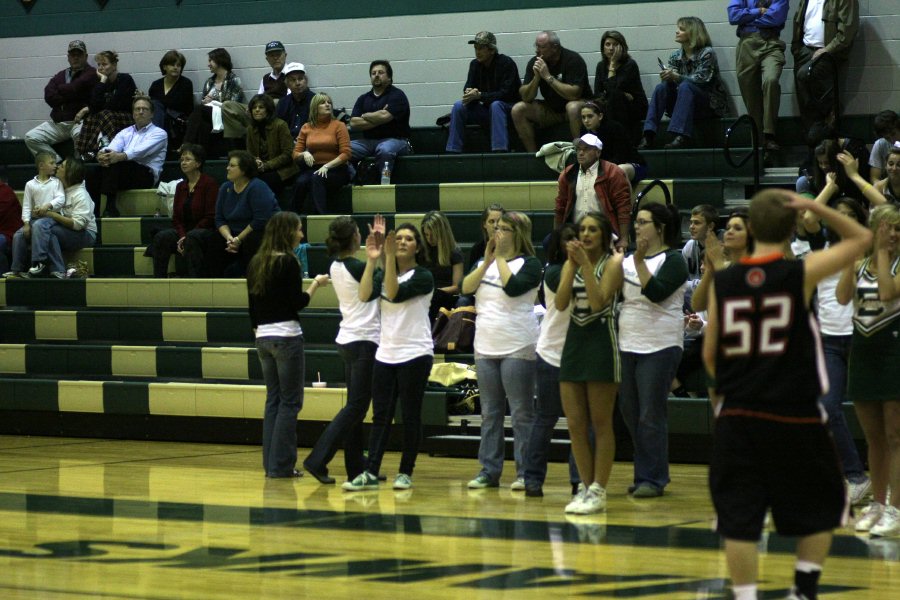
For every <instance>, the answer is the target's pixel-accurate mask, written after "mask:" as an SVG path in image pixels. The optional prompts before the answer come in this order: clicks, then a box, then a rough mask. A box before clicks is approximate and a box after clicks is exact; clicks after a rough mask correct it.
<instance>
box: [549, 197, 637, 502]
mask: <svg viewBox="0 0 900 600" xmlns="http://www.w3.org/2000/svg"><path fill="white" fill-rule="evenodd" d="M577 227H578V239H577V240H572V241H570V242H569V243H568V244H567V248H566V250H567V253H568V259H567V260H566V262H565V264H564V265H563V270H562V274H561V275H560V281H559V288H558V289H557V292H556V299H555V302H556V308H557V310H561V311H562V310H568V311H570V315H571V316H570V320H569V330H568V333H567V334H566V343H565V346H564V347H563V352H562V357H561V358H560V364H559V382H560V383H559V385H560V395H561V397H562V406H563V410H564V411H565V414H566V421H567V422H568V424H569V437H570V439H571V440H572V454H573V455H574V457H575V464H576V465H577V466H578V473H579V476H580V477H581V483H580V484H579V486H578V491H577V493H576V494H575V498H573V499H572V501H571V502H569V504H568V505H566V512H567V513H573V514H581V515H586V514H592V513H596V512H600V511H603V510H606V486H607V483H608V482H609V474H610V472H611V471H612V464H613V458H614V456H615V452H616V439H615V435H614V434H613V426H612V423H613V409H614V408H615V405H616V392H617V391H618V389H619V382H620V381H621V379H622V372H621V365H620V361H619V348H618V335H617V327H616V297H617V296H618V293H619V288H620V287H621V286H622V259H623V254H622V253H620V252H613V251H612V236H613V230H612V224H611V223H610V222H609V219H607V218H606V217H605V216H603V215H602V214H600V213H596V212H588V213H586V214H585V215H584V216H583V217H581V219H579V221H578V225H577ZM591 429H593V431H594V437H595V443H594V446H593V448H592V447H591V439H590V437H591V436H590V432H591Z"/></svg>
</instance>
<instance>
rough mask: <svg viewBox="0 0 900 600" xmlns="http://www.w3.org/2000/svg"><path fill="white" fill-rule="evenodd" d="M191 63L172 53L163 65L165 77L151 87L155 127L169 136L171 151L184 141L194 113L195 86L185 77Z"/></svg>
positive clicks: (149, 92)
mask: <svg viewBox="0 0 900 600" xmlns="http://www.w3.org/2000/svg"><path fill="white" fill-rule="evenodd" d="M186 64H187V59H186V58H185V57H184V54H182V53H181V52H179V51H178V50H169V51H168V52H166V53H165V54H163V57H162V59H160V61H159V71H160V73H162V75H163V76H162V77H160V78H159V79H157V80H156V81H154V82H153V83H151V84H150V89H149V90H148V92H147V95H148V96H150V99H151V100H153V124H154V125H156V126H157V127H160V128H162V129H165V130H166V133H168V134H169V148H171V149H172V150H176V149H178V148H180V147H181V144H182V142H183V141H184V132H185V127H187V120H188V118H189V117H190V115H191V113H192V112H193V111H194V84H193V83H191V80H190V79H188V78H187V77H185V76H184V75H183V74H182V73H183V72H184V66H185V65H186Z"/></svg>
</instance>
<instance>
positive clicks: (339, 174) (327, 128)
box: [293, 93, 351, 215]
mask: <svg viewBox="0 0 900 600" xmlns="http://www.w3.org/2000/svg"><path fill="white" fill-rule="evenodd" d="M333 106H334V104H333V103H332V101H331V96H329V95H328V94H321V93H319V94H316V95H315V96H313V99H312V101H311V102H310V104H309V122H308V123H304V124H303V127H301V128H300V134H299V135H298V136H297V143H296V144H295V145H294V154H293V156H294V162H296V163H297V164H298V165H299V166H300V176H299V177H297V184H296V185H295V187H294V203H293V205H294V210H295V211H296V212H301V213H308V212H310V211H309V210H307V209H306V208H305V202H306V197H307V196H310V198H311V199H312V204H313V206H312V207H310V208H314V209H315V212H316V213H318V214H320V215H321V214H326V213H327V212H328V199H329V197H332V196H334V195H335V194H336V193H337V192H338V190H340V189H341V188H342V187H343V186H345V185H347V184H348V183H350V178H351V173H350V168H349V165H348V164H347V163H348V161H349V160H350V132H349V131H348V130H347V126H346V125H344V124H343V123H342V122H341V121H338V120H337V119H335V118H334V116H333V112H332V108H333Z"/></svg>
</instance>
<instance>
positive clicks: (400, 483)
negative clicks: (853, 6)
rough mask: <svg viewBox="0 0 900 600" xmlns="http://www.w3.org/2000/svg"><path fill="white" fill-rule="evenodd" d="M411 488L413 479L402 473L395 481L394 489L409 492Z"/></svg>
mask: <svg viewBox="0 0 900 600" xmlns="http://www.w3.org/2000/svg"><path fill="white" fill-rule="evenodd" d="M411 487H412V477H410V476H409V475H407V474H406V473H400V474H399V475H397V477H396V478H395V479H394V489H395V490H408V489H409V488H411Z"/></svg>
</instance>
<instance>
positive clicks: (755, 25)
mask: <svg viewBox="0 0 900 600" xmlns="http://www.w3.org/2000/svg"><path fill="white" fill-rule="evenodd" d="M787 13H788V0H731V2H730V3H729V4H728V22H729V23H731V24H732V25H737V36H738V38H739V40H738V43H737V47H736V48H735V70H736V71H737V80H738V85H739V86H740V88H741V96H742V97H743V99H744V104H745V105H746V106H747V112H748V113H750V116H751V117H752V118H753V120H754V121H755V122H756V128H757V131H759V130H762V131H763V133H764V134H765V139H766V141H765V149H766V150H770V151H771V150H778V149H779V146H778V142H777V141H776V139H775V125H776V122H777V121H778V105H779V104H780V102H781V83H780V81H779V79H780V78H781V71H782V69H784V49H785V43H784V42H782V41H781V39H780V36H781V30H782V29H784V22H785V20H786V19H787Z"/></svg>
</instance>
